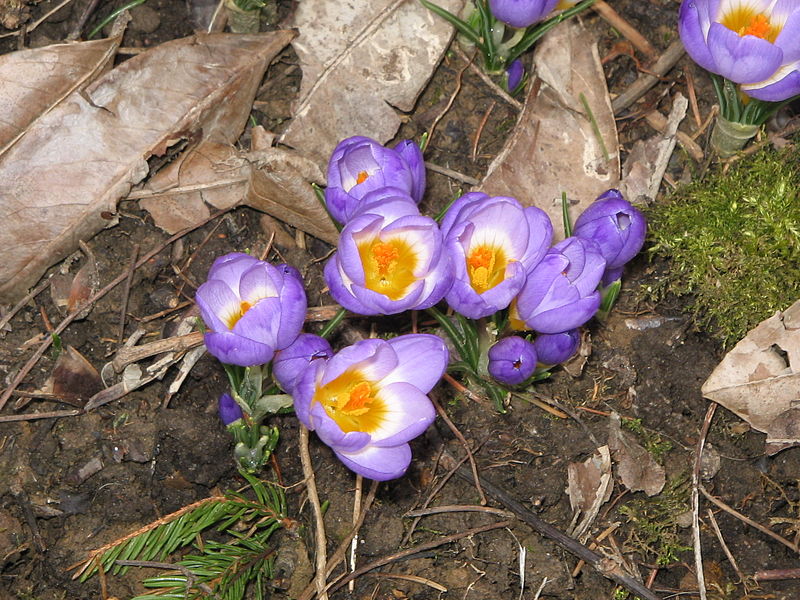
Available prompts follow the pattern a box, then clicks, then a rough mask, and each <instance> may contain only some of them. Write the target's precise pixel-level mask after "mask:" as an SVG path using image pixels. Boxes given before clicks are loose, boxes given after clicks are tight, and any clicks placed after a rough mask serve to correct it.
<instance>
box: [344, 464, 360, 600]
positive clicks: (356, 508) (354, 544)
mask: <svg viewBox="0 0 800 600" xmlns="http://www.w3.org/2000/svg"><path fill="white" fill-rule="evenodd" d="M363 486H364V478H363V477H362V476H361V475H359V474H356V490H355V493H354V494H353V527H355V525H356V523H358V517H359V515H360V514H361V491H362V488H363ZM357 548H358V534H356V535H354V536H353V541H351V542H350V570H351V571H355V570H356V549H357ZM353 585H355V584H354V582H352V581H351V582H350V583H348V584H347V591H349V592H350V593H351V594H352V593H353Z"/></svg>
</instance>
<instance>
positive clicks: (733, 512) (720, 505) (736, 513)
mask: <svg viewBox="0 0 800 600" xmlns="http://www.w3.org/2000/svg"><path fill="white" fill-rule="evenodd" d="M698 489H699V490H700V493H701V494H703V496H704V497H705V499H706V500H708V501H709V502H711V504H713V505H714V506H717V507H718V508H721V509H722V510H724V511H725V512H726V513H728V514H729V515H733V516H734V517H736V518H737V519H739V520H740V521H742V522H743V523H747V524H748V525H750V527H754V528H755V529H758V530H759V531H760V532H761V533H763V534H764V535H768V536H769V537H771V538H772V539H773V540H775V541H777V542H780V543H781V544H783V545H784V546H786V547H787V548H789V549H790V550H791V551H792V552H798V553H800V548H798V546H797V545H796V544H793V543H792V542H790V541H789V540H787V539H786V538H783V537H781V536H779V535H778V534H777V533H775V532H774V531H772V530H771V529H768V528H767V527H764V526H763V525H762V524H761V523H756V522H755V521H753V519H751V518H750V517H746V516H745V515H743V514H742V513H740V512H739V511H737V510H736V509H735V508H731V507H730V506H728V505H727V504H725V503H724V502H723V501H722V500H720V499H719V498H715V497H714V496H712V495H711V494H709V493H708V490H706V488H705V487H703V485H702V484H700V485H699V486H698Z"/></svg>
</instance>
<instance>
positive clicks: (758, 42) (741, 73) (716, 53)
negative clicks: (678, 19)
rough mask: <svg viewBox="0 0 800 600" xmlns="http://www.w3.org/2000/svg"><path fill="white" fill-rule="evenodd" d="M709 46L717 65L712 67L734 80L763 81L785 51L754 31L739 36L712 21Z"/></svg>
mask: <svg viewBox="0 0 800 600" xmlns="http://www.w3.org/2000/svg"><path fill="white" fill-rule="evenodd" d="M708 49H709V51H710V52H711V56H712V57H713V59H714V64H715V67H716V68H715V69H713V71H714V72H715V73H718V74H720V75H722V76H723V77H725V78H726V79H730V80H731V81H733V82H734V83H758V82H759V81H763V80H765V79H767V78H768V77H769V76H770V75H772V74H773V73H774V72H775V71H776V70H777V69H778V68H779V67H780V66H781V62H782V59H783V52H782V51H781V49H780V48H778V47H777V46H775V45H774V44H771V43H770V42H768V41H767V40H762V39H761V38H758V37H755V36H753V35H745V36H740V35H739V34H737V33H736V32H734V31H731V30H730V29H728V28H727V27H725V26H724V25H722V24H721V23H712V24H711V28H710V29H709V31H708Z"/></svg>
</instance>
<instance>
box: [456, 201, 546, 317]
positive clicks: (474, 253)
mask: <svg viewBox="0 0 800 600" xmlns="http://www.w3.org/2000/svg"><path fill="white" fill-rule="evenodd" d="M442 234H443V235H444V238H445V242H444V243H445V248H446V249H447V250H446V251H447V253H448V254H449V255H450V256H451V257H452V259H453V269H454V273H455V279H454V281H453V287H452V288H451V289H450V292H449V293H448V294H447V303H448V304H449V305H450V306H451V307H453V310H455V311H457V312H459V313H461V314H462V315H464V316H465V317H469V318H470V319H479V318H481V317H485V316H488V315H491V314H492V313H495V312H497V311H498V310H502V309H504V308H506V307H507V306H508V305H509V304H510V303H511V300H512V299H513V298H514V296H516V295H517V294H518V293H519V291H520V290H521V289H522V285H523V284H524V283H525V277H526V275H527V273H528V272H529V271H530V270H531V269H532V268H533V267H534V266H535V265H536V264H537V263H538V262H539V261H540V260H541V259H542V257H543V256H544V255H545V253H546V252H547V249H548V247H549V246H550V242H551V240H552V238H553V226H552V225H551V224H550V219H549V217H548V216H547V214H546V213H545V212H544V211H542V210H541V209H539V208H536V207H532V206H531V207H528V208H522V206H521V205H520V203H519V202H517V201H516V200H515V199H514V198H508V197H505V196H496V197H494V198H490V197H489V196H488V195H486V194H484V193H481V192H470V193H469V194H464V195H463V196H462V197H461V198H459V199H458V200H456V201H455V202H454V203H453V205H452V206H451V207H450V209H449V210H448V211H447V214H446V215H445V216H444V219H442Z"/></svg>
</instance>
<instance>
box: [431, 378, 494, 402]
mask: <svg viewBox="0 0 800 600" xmlns="http://www.w3.org/2000/svg"><path fill="white" fill-rule="evenodd" d="M442 379H444V380H445V381H446V382H447V383H449V384H450V385H451V386H453V388H455V390H456V391H457V392H459V393H461V394H464V395H465V396H466V397H467V398H469V399H470V400H472V401H473V402H477V403H478V404H480V405H481V406H482V407H484V408H489V401H488V400H486V399H485V398H483V396H479V395H478V394H476V393H475V392H473V391H472V390H471V389H469V388H468V387H466V386H464V385H462V384H461V383H459V382H458V381H456V380H455V378H454V377H453V376H452V375H450V373H445V374H444V375H442Z"/></svg>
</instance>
